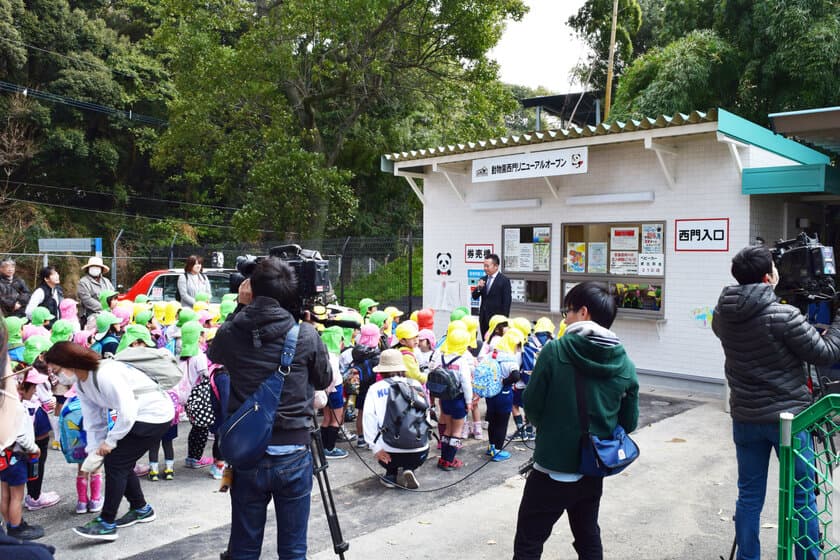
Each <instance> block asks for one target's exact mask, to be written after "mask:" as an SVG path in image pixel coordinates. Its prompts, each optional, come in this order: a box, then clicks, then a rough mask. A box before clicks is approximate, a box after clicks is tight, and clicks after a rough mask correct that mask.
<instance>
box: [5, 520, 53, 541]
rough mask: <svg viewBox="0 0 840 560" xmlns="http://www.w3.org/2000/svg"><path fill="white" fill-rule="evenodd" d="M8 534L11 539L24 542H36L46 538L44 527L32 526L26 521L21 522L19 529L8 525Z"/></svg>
mask: <svg viewBox="0 0 840 560" xmlns="http://www.w3.org/2000/svg"><path fill="white" fill-rule="evenodd" d="M6 532H7V534H8V535H9V536H10V537H13V538H16V539H20V540H22V541H34V540H37V539H40V538H41V537H43V536H44V528H43V527H41V526H40V525H30V524H29V523H27V522H26V521H21V522H20V525H18V526H17V527H9V525H8V524H6Z"/></svg>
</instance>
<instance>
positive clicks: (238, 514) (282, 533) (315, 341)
mask: <svg viewBox="0 0 840 560" xmlns="http://www.w3.org/2000/svg"><path fill="white" fill-rule="evenodd" d="M251 294H253V296H252V295H251ZM252 298H253V300H252ZM239 299H240V304H241V305H244V306H245V307H243V308H242V309H241V310H240V311H239V312H238V313H236V314H235V315H233V316H232V317H230V318H228V320H227V321H225V323H224V324H223V325H222V326H221V327H219V331H218V332H217V334H216V337H215V339H214V340H213V343H212V345H211V346H210V350H209V353H208V357H209V358H210V360H211V361H213V362H215V363H218V364H223V365H224V366H225V367H226V368H227V370H228V372H229V373H230V403H229V405H228V412H229V413H232V412H234V411H236V410H237V409H238V408H239V406H240V405H241V404H242V402H244V401H245V400H246V399H247V398H248V397H250V396H251V395H252V394H253V393H254V392H255V391H256V390H257V388H258V387H259V386H260V385H261V384H262V382H263V381H265V379H266V378H267V377H268V376H269V375H272V374H273V373H274V372H275V371H276V370H277V368H278V367H279V365H280V353H281V352H282V350H283V342H284V341H285V339H286V333H288V332H289V330H290V329H291V328H292V327H293V326H294V325H295V324H296V323H297V321H296V319H295V318H294V317H293V316H292V315H291V313H289V311H287V310H288V309H292V308H294V307H296V306H297V305H298V296H297V279H296V278H295V273H294V271H293V270H292V269H291V268H290V267H289V266H288V265H287V264H285V263H284V262H283V261H281V260H280V259H278V258H276V257H269V258H266V259H263V260H261V261H260V262H259V263H257V265H256V266H255V267H254V271H253V274H252V275H251V278H250V280H245V281H244V282H243V283H242V285H241V286H240V289H239ZM331 381H332V370H331V368H330V362H329V356H328V354H327V350H326V348H325V347H324V344H323V343H322V342H321V338H320V337H319V336H318V333H317V331H316V330H315V328H314V327H312V325H310V324H308V323H302V324H301V325H300V334H299V336H298V342H297V348H296V351H295V358H294V362H293V363H292V369H291V373H290V374H289V375H288V376H287V377H286V383H285V386H284V387H283V393H282V395H281V397H280V405H279V407H278V408H277V412H276V413H275V417H274V431H273V434H272V437H271V442H270V443H269V447H268V449H267V451H266V455H265V457H263V459H262V460H260V462H259V463H257V465H256V466H255V467H254V468H252V469H245V470H237V471H236V472H235V473H234V478H233V485H232V486H231V496H230V499H231V529H230V541H229V545H228V554H227V556H226V557H227V558H231V559H243V558H259V557H260V551H261V549H262V539H263V531H264V528H265V520H266V507H267V506H268V502H269V501H271V499H272V498H273V499H274V509H275V512H276V515H277V519H278V523H277V553H278V557H280V558H289V559H300V560H303V559H304V558H306V528H307V524H308V521H309V502H310V498H309V495H310V493H311V491H312V456H311V454H310V451H309V442H310V432H311V431H312V430H314V424H313V417H314V414H315V412H314V409H313V407H312V397H313V394H314V392H315V390H316V389H317V390H321V389H326V388H327V387H328V386H329V384H330V382H331Z"/></svg>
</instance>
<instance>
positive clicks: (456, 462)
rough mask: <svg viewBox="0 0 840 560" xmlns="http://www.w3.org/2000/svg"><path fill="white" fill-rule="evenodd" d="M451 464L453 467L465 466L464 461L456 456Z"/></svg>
mask: <svg viewBox="0 0 840 560" xmlns="http://www.w3.org/2000/svg"><path fill="white" fill-rule="evenodd" d="M449 466H450V467H452V469H460V468H461V467H463V466H464V462H463V461H462V460H460V459H458V458H455V459H452V460H451V461H450V462H449ZM452 469H450V470H452Z"/></svg>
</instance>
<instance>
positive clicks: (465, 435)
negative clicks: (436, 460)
mask: <svg viewBox="0 0 840 560" xmlns="http://www.w3.org/2000/svg"><path fill="white" fill-rule="evenodd" d="M470 426H472V423H471V422H467V421H466V420H465V421H464V427H463V428H461V439H469V437H470V432H472V428H471V427H470Z"/></svg>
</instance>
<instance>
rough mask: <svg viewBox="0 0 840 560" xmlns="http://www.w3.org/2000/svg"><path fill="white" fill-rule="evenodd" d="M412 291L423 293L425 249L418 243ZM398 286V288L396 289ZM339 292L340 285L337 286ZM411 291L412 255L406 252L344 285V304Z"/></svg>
mask: <svg viewBox="0 0 840 560" xmlns="http://www.w3.org/2000/svg"><path fill="white" fill-rule="evenodd" d="M411 263H412V270H411V272H412V276H411V295H412V296H422V295H423V251H422V250H421V249H420V248H419V247H415V249H414V252H413V253H412V261H411ZM395 288H396V289H395ZM333 290H334V291H335V292H336V295H339V288H338V286H333ZM407 291H408V255H402V256H400V257H397V258H396V259H394V260H392V261H391V262H389V263H387V264H385V265H382V266H380V267H379V268H377V269H376V270H374V271H373V273H371V274H368V275H365V276H362V277H359V278H356V279H355V280H354V281H353V282H352V283H351V284H348V285H347V286H344V302H345V303H344V305H348V306H351V307H355V306H356V303H357V302H358V301H359V300H361V299H362V298H365V297H372V298H374V299H377V298H379V299H381V300H386V299H399V298H401V297H404V296H407V295H408V294H407V293H404V292H407Z"/></svg>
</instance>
